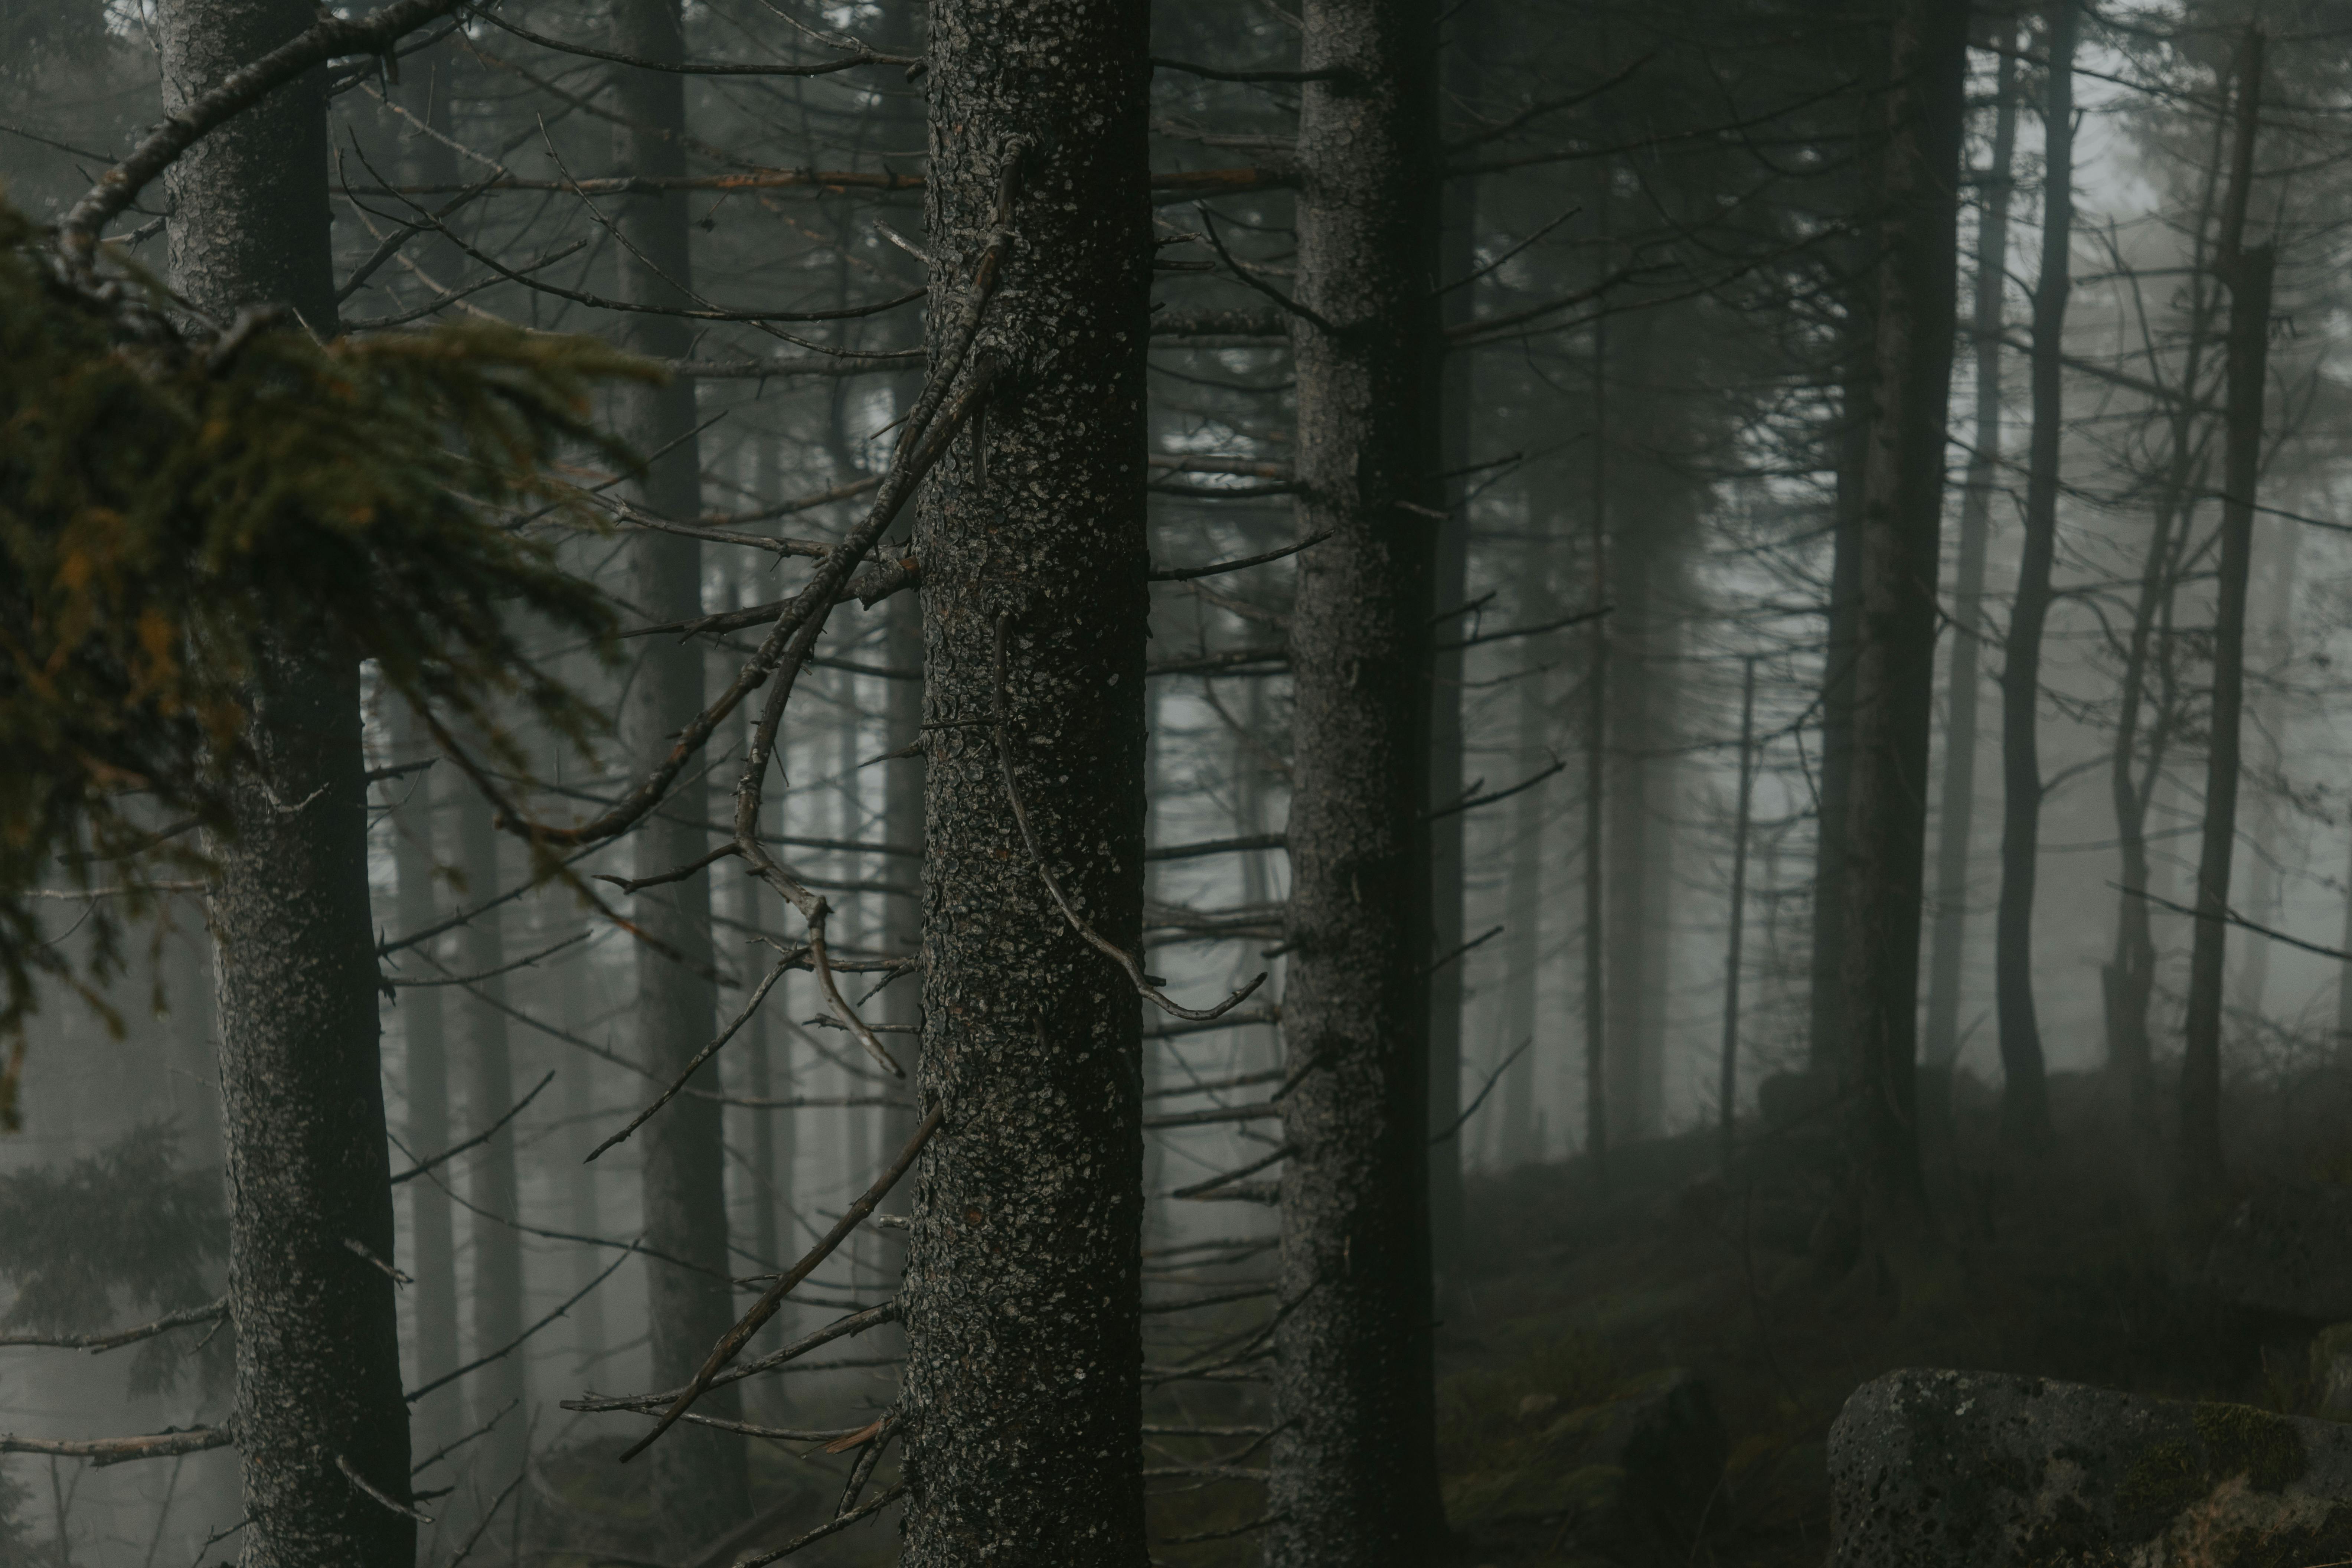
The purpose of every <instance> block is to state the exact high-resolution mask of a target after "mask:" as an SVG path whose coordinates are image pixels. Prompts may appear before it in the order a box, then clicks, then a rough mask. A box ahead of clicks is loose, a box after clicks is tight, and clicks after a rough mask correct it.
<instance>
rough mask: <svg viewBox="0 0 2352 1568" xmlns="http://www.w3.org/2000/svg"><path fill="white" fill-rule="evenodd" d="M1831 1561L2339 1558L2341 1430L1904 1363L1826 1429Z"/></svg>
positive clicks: (1969, 1566)
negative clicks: (1909, 1366)
mask: <svg viewBox="0 0 2352 1568" xmlns="http://www.w3.org/2000/svg"><path fill="white" fill-rule="evenodd" d="M1830 1485H1831V1509H1832V1563H1835V1564H1836V1565H1837V1568H1895V1565H1898V1564H1899V1565H1900V1568H2010V1565H2014V1568H2107V1565H2109V1564H2116V1565H2122V1564H2130V1565H2132V1568H2176V1565H2177V1568H2189V1565H2191V1564H2194V1565H2196V1568H2258V1565H2259V1568H2294V1565H2299V1564H2305V1563H2331V1562H2338V1561H2341V1560H2343V1559H2345V1558H2347V1557H2352V1430H2347V1429H2346V1428H2344V1427H2341V1426H2335V1425H2333V1424H2330V1423H2326V1422H2319V1421H2305V1420H2299V1419H2295V1418H2293V1417H2289V1416H2284V1415H2273V1414H2272V1413H2270V1412H2268V1411H2263V1410H2256V1409H2253V1408H2252V1407H2251V1406H2247V1405H2222V1404H2202V1405H2192V1404H2187V1403H2182V1402H2178V1401H2173V1400H2162V1399H2147V1398H2142V1397H2139V1396H2137V1395H2133V1394H2118V1393H2116V1392H2114V1391H2112V1390H2109V1389H2102V1388H2089V1387H2084V1386H2083V1385H2081V1384H2063V1383H2051V1382H2046V1381H2044V1380H2042V1379H2040V1378H2023V1377H2003V1376H1997V1375H1994V1374H1990V1373H1959V1372H1929V1371H1906V1372H1897V1373H1888V1374H1887V1375H1886V1376H1885V1377H1882V1378H1879V1379H1877V1380H1876V1381H1874V1382H1872V1383H1869V1384H1864V1386H1863V1387H1862V1388H1860V1389H1858V1390H1856V1391H1855V1393H1854V1394H1853V1397H1852V1398H1851V1399H1849V1400H1848V1401H1847V1402H1846V1406H1845V1409H1844V1411H1843V1414H1841V1415H1839V1417H1838V1420H1837V1425H1836V1426H1834V1427H1833V1428H1832V1430H1831V1433H1830Z"/></svg>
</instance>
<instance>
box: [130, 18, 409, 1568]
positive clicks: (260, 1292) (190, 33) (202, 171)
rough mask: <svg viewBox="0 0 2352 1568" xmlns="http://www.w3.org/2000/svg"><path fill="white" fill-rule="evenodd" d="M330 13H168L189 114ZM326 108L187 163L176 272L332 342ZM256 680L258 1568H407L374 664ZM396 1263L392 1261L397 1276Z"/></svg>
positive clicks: (233, 1077)
mask: <svg viewBox="0 0 2352 1568" xmlns="http://www.w3.org/2000/svg"><path fill="white" fill-rule="evenodd" d="M310 21H311V10H310V6H308V5H304V4H302V3H301V0H172V3H170V4H166V5H164V6H163V10H162V13H161V16H160V23H161V26H160V41H161V44H162V50H161V53H162V66H163V86H164V95H165V100H166V108H167V109H174V108H177V107H178V106H179V105H180V104H182V103H184V102H185V101H186V100H188V99H190V98H193V97H194V96H195V95H197V94H200V93H202V92H204V91H205V89H209V88H211V87H213V86H214V85H215V84H216V83H217V82H219V81H220V80H221V79H222V78H224V77H225V76H226V75H227V74H228V73H229V72H230V71H231V70H233V69H235V68H236V67H238V66H240V65H243V64H244V63H246V62H247V61H248V60H251V59H254V58H257V57H259V56H260V55H262V54H264V53H266V52H268V50H269V49H270V48H272V47H276V46H277V45H278V44H281V43H283V42H285V41H286V40H287V39H288V38H289V37H293V36H294V35H295V34H297V33H299V32H300V31H301V30H302V29H303V28H304V27H305V26H308V25H309V24H310ZM326 181H327V135H326V104H325V97H324V92H323V84H322V82H321V80H320V74H318V73H314V74H313V75H312V76H310V77H309V78H306V79H303V80H302V81H300V82H298V83H297V84H295V85H294V86H292V87H289V88H288V89H285V90H283V91H282V92H280V93H279V94H278V95H277V96H276V97H274V98H272V99H270V100H268V101H267V102H265V103H263V104H262V105H260V106H259V107H257V108H256V109H254V110H250V111H248V112H247V114H246V115H244V116H243V117H241V118H239V119H237V120H236V121H233V122H231V123H230V124H229V125H227V126H226V127H225V128H223V129H222V130H221V131H219V132H215V134H214V135H213V136H211V137H209V138H207V139H206V140H205V141H204V142H200V143H198V144H197V145H196V146H195V147H194V149H193V150H192V151H191V152H190V153H187V154H186V155H185V156H184V157H183V158H182V160H181V161H180V163H178V164H177V165H176V166H175V167H174V168H173V171H172V174H171V176H170V193H171V198H172V207H173V221H172V225H171V258H172V268H173V283H174V284H175V286H176V287H177V288H178V289H179V290H180V292H181V294H182V295H183V296H184V298H186V299H187V300H189V301H190V302H191V303H193V304H194V305H195V306H196V307H197V308H198V309H199V310H204V311H205V313H206V314H208V315H211V316H213V317H215V318H216V319H218V320H220V321H228V320H229V319H230V318H231V317H233V316H234V315H235V313H236V310H238V309H239V308H241V307H244V306H247V305H262V304H282V305H289V306H291V307H292V308H293V309H294V310H296V311H297V312H298V313H299V315H300V316H301V318H302V320H303V321H304V322H306V323H307V324H308V325H309V326H310V328H311V329H312V330H313V331H320V332H322V333H323V332H331V331H333V330H334V320H335V306H334V282H333V273H332V270H331V260H330V253H329V248H328V230H327V184H326ZM285 630H286V632H287V636H286V637H285V639H284V641H283V642H282V643H281V644H279V645H278V647H275V648H273V649H272V650H270V651H269V652H268V655H267V656H266V658H265V659H264V661H263V665H262V668H259V669H258V670H257V671H256V672H255V679H254V682H253V685H252V688H251V692H250V697H249V699H248V706H249V711H250V714H251V720H250V724H249V728H248V731H247V742H248V743H249V745H250V747H251V751H252V768H251V771H250V772H248V773H245V774H244V775H243V776H242V777H241V778H240V780H239V781H238V783H237V784H236V789H235V794H234V799H233V801H232V814H233V818H234V828H235V832H234V837H232V838H231V839H230V840H229V841H227V842H225V843H224V844H222V845H221V846H219V873H218V876H217V879H215V882H214V885H213V888H212V914H211V918H212V924H213V931H214V937H215V942H217V944H218V959H217V981H216V984H217V987H218V995H219V1005H220V1083H221V1099H222V1105H223V1121H224V1124H225V1131H226V1144H227V1149H226V1155H227V1168H228V1184H229V1302H230V1307H231V1310H232V1312H233V1314H234V1317H235V1319H236V1415H235V1424H236V1440H237V1447H238V1450H239V1452H240V1455H241V1457H242V1458H243V1462H244V1490H245V1502H246V1508H247V1511H248V1513H249V1514H250V1515H251V1517H252V1523H251V1525H250V1526H248V1528H247V1531H246V1535H245V1540H244V1543H243V1561H244V1562H245V1563H247V1564H251V1565H253V1568H409V1564H410V1563H412V1562H413V1560H414V1558H415V1550H416V1544H415V1534H416V1532H415V1525H414V1524H413V1523H412V1522H411V1521H409V1520H408V1519H407V1518H406V1517H405V1516H404V1515H402V1514H399V1513H396V1512H394V1511H393V1510H390V1509H388V1508H386V1507H384V1506H383V1504H382V1503H379V1502H376V1501H373V1500H371V1499H369V1498H368V1497H366V1496H365V1495H364V1494H363V1493H362V1492H361V1491H360V1490H359V1489H358V1488H356V1487H355V1486H353V1485H352V1482H351V1481H350V1480H349V1479H346V1476H345V1474H344V1471H343V1468H342V1465H343V1464H344V1463H346V1462H347V1463H348V1464H349V1465H350V1467H351V1468H352V1470H355V1471H356V1472H357V1473H358V1474H359V1475H361V1476H362V1477H363V1478H365V1479H367V1481H368V1482H369V1483H370V1484H372V1485H373V1486H374V1487H375V1488H376V1489H378V1490H380V1491H383V1493H385V1494H387V1495H388V1496H390V1497H393V1498H395V1499H405V1498H406V1497H407V1496H408V1464H409V1445H408V1410H407V1406H406V1405H404V1404H403V1403H402V1401H401V1396H400V1394H401V1384H400V1342H399V1324H398V1319H397V1316H396V1312H395V1309H394V1301H393V1282H392V1279H391V1277H390V1275H389V1274H388V1273H386V1272H385V1271H384V1268H386V1267H388V1266H389V1265H390V1262H391V1258H392V1247H393V1221H392V1189H391V1187H390V1185H389V1182H388V1178H389V1176H390V1167H389V1164H388V1159H387V1154H386V1147H385V1141H384V1121H383V1080H382V1077H381V1068H380V1064H379V1061H378V1056H377V1023H376V966H375V950H374V942H373V933H372V929H371V922H370V919H369V912H368V872H367V813H366V784H365V782H364V778H363V771H362V754H361V748H360V708H359V697H360V692H359V670H358V668H357V666H356V665H354V664H351V663H348V662H343V661H341V660H336V659H332V658H327V659H321V658H318V657H317V656H316V655H315V654H312V653H311V652H310V651H309V650H308V649H305V648H304V647H303V641H302V638H301V636H300V629H299V627H289V628H285ZM372 1258H373V1259H378V1260H382V1263H383V1266H384V1267H379V1266H378V1263H377V1262H375V1261H371V1259H372Z"/></svg>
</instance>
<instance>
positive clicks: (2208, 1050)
mask: <svg viewBox="0 0 2352 1568" xmlns="http://www.w3.org/2000/svg"><path fill="white" fill-rule="evenodd" d="M2262 90H2263V35H2262V33H2261V32H2260V31H2259V30H2258V29H2256V28H2252V27H2249V28H2248V29H2247V30H2246V41H2245V45H2244V48H2243V53H2242V59H2241V61H2240V64H2239V76H2238V91H2237V141H2236V145H2235V147H2234V148H2233V150H2232V153H2231V173H2230V196H2229V202H2228V205H2227V206H2226V208H2225V209H2224V212H2223V216H2222V222H2221V255H2220V258H2219V265H2220V268H2221V277H2222V279H2223V281H2225V282H2226V283H2227V284H2228V285H2229V288H2230V335H2229V348H2228V362H2227V363H2228V373H2227V374H2228V380H2229V391H2228V394H2227V398H2226V402H2225V405H2224V408H2223V412H2222V424H2223V458H2222V478H2221V492H2222V493H2221V570H2220V581H2219V582H2218V583H2217V584H2215V605H2214V616H2213V698H2212V719H2211V721H2210V741H2209V742H2208V744H2207V748H2206V767H2205V824H2204V833H2203V836H2202V842H2201V843H2200V847H2199V853H2198V860H2197V921H2196V927H2195V932H2194V934H2193V936H2192V937H2191V939H2190V945H2189V1005H2188V1013H2187V1017H2186V1019H2185V1021H2184V1034H2185V1037H2186V1049H2185V1051H2184V1054H2183V1055H2182V1058H2181V1062H2180V1164H2181V1169H2180V1176H2181V1186H2182V1190H2183V1192H2184V1193H2187V1194H2192V1195H2196V1196H2200V1197H2210V1196H2212V1195H2214V1194H2216V1193H2217V1191H2218V1189H2219V1188H2220V1185H2221V1181H2222V1179H2223V1172H2222V1158H2221V978H2222V958H2223V955H2224V953H2225V952H2226V951H2227V943H2228V937H2229V931H2230V928H2229V925H2228V924H2227V921H2228V916H2229V910H2230V865H2231V858H2232V855H2233V852H2234V850H2235V849H2236V847H2237V837H2238V768H2239V729H2240V724H2241V720H2242V715H2243V712H2244V708H2245V664H2246V584H2247V578H2248V576H2249V574H2250V567H2251V564H2252V554H2253V533H2254V491H2255V488H2256V485H2257V484H2258V482H2259V481H2260V479H2261V477H2262V458H2263V390H2264V388H2263V378H2264V376H2265V375H2266V374H2267V373H2268V363H2269V357H2270V311H2271V276H2272V272H2273V268H2274V267H2275V266H2276V263H2277V259H2278V258H2277V253H2276V252H2275V251H2274V250H2273V248H2272V247H2270V246H2267V245H2260V246H2253V247H2248V246H2247V245H2246V243H2245V234H2246V206H2247V202H2248V199H2249V197H2250V195H2251V191H2250V187H2251V185H2252V183H2253V159H2254V141H2255V135H2256V132H2257V130H2258V129H2259V126H2260V124H2261V115H2262Z"/></svg>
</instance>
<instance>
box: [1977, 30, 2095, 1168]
mask: <svg viewBox="0 0 2352 1568" xmlns="http://www.w3.org/2000/svg"><path fill="white" fill-rule="evenodd" d="M2047 15H2048V18H2049V21H2048V27H2047V33H2046V36H2047V38H2048V54H2049V57H2050V58H2049V67H2048V77H2049V80H2048V87H2047V95H2046V96H2045V97H2044V99H2043V100H2042V145H2043V147H2044V148H2045V149H2046V152H2045V159H2044V161H2045V164H2046V172H2045V173H2044V174H2043V176H2042V271H2041V275H2040V276H2039V277H2038V278H2037V279H2035V281H2034V287H2033V359H2032V374H2033V432H2032V437H2031V444H2030V446H2029V448H2028V452H2027V458H2026V470H2025V542H2024V550H2023V552H2022V554H2021V557H2020V559H2019V562H2018V569H2017V598H2016V601H2015V603H2014V605H2012V607H2011V611H2010V617H2009V637H2008V640H2007V643H2006V644H2005V646H2004V648H2003V652H2004V654H2005V656H2006V658H2005V662H2004V663H2003V665H2002V668H2001V676H2000V693H2001V697H2000V731H2001V749H2000V761H2001V816H2000V910H1999V912H1998V914H1997V915H1996V917H1995V921H1994V929H1993V970H1994V975H1993V979H1994V994H1995V1012H1996V1014H1997V1015H1998V1018H1999V1022H2000V1065H2001V1071H2002V1073H2003V1075H2004V1082H2003V1086H2002V1089H2001V1101H2000V1127H2001V1136H2002V1139H2003V1140H2004V1141H2005V1142H2009V1143H2011V1144H2013V1145H2016V1146H2018V1147H2021V1148H2028V1149H2042V1148H2046V1147H2048V1145H2049V1142H2050V1136H2051V1135H2050V1091H2049V1087H2048V1085H2047V1083H2046V1082H2045V1081H2044V1077H2043V1069H2042V1026H2041V1024H2040V1022H2039V1021H2038V1020H2037V1019H2036V1018H2035V1016H2034V1010H2033V888H2034V879H2035V873H2036V872H2037V871H2038V870H2039V869H2040V863H2041V856H2042V745H2041V735H2040V727H2041V718H2042V631H2043V628H2044V627H2045V626H2047V625H2048V623H2049V619H2050V604H2051V587H2050V577H2051V569H2052V566H2053V563H2054V562H2055V560H2056V556H2057V547H2058V479H2059V473H2058V469H2059V464H2060V461H2061V459H2062V457H2063V453H2062V450H2061V443H2062V439H2063V434H2064V422H2065V416H2066V410H2065V405H2064V394H2065V364H2064V356H2065V352H2066V300H2067V295H2068V293H2069V292H2070V291H2071V290H2072V289H2073V287H2074V277H2073V262H2074V37H2075V30H2076V22H2077V19H2078V18H2077V13H2076V11H2075V6H2074V0H2050V3H2049V5H2048V11H2047Z"/></svg>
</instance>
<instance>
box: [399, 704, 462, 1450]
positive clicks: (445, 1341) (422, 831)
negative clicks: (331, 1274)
mask: <svg viewBox="0 0 2352 1568" xmlns="http://www.w3.org/2000/svg"><path fill="white" fill-rule="evenodd" d="M393 735H394V742H393V760H394V762H396V763H411V762H419V761H423V760H425V759H427V758H429V757H431V756H432V754H433V746H432V742H431V738H430V737H429V736H428V735H427V734H426V733H425V726H424V725H423V724H421V723H419V722H418V721H417V720H416V717H415V714H414V713H413V712H411V711H410V710H409V709H408V706H407V704H405V703H401V704H399V705H397V707H396V710H395V713H394V722H393ZM393 787H394V790H395V791H398V792H402V796H403V798H402V800H401V805H400V809H399V810H398V811H397V812H395V813H394V817H393V826H394V839H393V850H392V860H393V874H394V878H395V879H396V887H397V889H398V891H397V894H396V898H397V902H396V903H395V904H394V909H395V910H396V911H397V912H398V915H399V920H400V929H401V930H402V931H421V930H423V929H424V928H425V926H428V925H430V924H432V923H433V918H434V913H435V910H434V903H435V900H434V894H433V864H434V858H433V794H434V791H433V774H432V773H431V772H430V771H427V772H425V773H411V774H409V775H407V776H406V777H405V778H404V779H401V780H399V781H398V782H396V783H395V784H394V786H393ZM412 973H414V974H415V975H416V977H417V978H429V977H430V971H429V970H427V969H425V966H423V965H419V966H417V968H416V969H415V970H414V971H412ZM441 994H442V988H441V987H440V986H436V985H422V986H413V987H409V988H407V989H404V990H403V991H402V992H401V993H400V994H399V1000H398V1004H397V1005H398V1007H399V1017H400V1031H401V1045H402V1049H403V1055H404V1058H405V1061H406V1073H405V1082H404V1089H405V1090H406V1094H405V1098H406V1100H407V1101H408V1118H407V1123H406V1125H405V1127H404V1131H405V1132H406V1133H407V1142H408V1147H409V1149H410V1150H411V1151H412V1152H414V1153H415V1156H416V1157H417V1158H418V1159H420V1160H422V1159H428V1158H430V1157H431V1156H433V1155H435V1154H437V1153H439V1152H441V1151H442V1150H444V1149H446V1148H448V1147H449V1145H450V1144H452V1143H454V1142H457V1140H456V1139H455V1138H454V1137H452V1136H451V1135H450V1131H449V1058H448V1046H447V1036H446V1028H445V1023H446V1020H445V1019H444V1017H443V1013H442V1006H441ZM408 1231H409V1257H408V1272H409V1273H410V1274H411V1275H412V1276H414V1277H415V1281H416V1283H415V1285H413V1286H411V1287H410V1288H409V1304H410V1310H411V1311H413V1312H414V1313H415V1322H416V1354H415V1361H414V1363H412V1370H413V1371H414V1373H415V1381H416V1382H419V1383H425V1382H430V1381H431V1380H432V1379H434V1378H436V1377H439V1376H440V1375H441V1374H442V1373H446V1372H447V1371H448V1370H449V1369H450V1368H451V1367H454V1366H456V1365H457V1246H456V1241H455V1226H454V1225H453V1223H452V1215H451V1212H450V1203H449V1190H448V1189H447V1188H446V1187H445V1186H443V1185H442V1184H440V1183H439V1182H430V1181H425V1180H422V1179H419V1180H417V1181H414V1182H411V1183H409V1184H408ZM464 1392H465V1391H464V1390H463V1389H462V1388H459V1387H457V1386H455V1385H452V1386H450V1387H448V1388H446V1389H442V1390H440V1391H438V1392H436V1393H434V1394H428V1395H426V1396H425V1398H424V1399H422V1400H420V1401H419V1402H418V1403H417V1405H416V1413H415V1414H416V1421H417V1423H418V1432H417V1436H419V1437H420V1438H422V1439H423V1442H424V1446H425V1448H427V1449H428V1450H430V1449H436V1448H438V1447H441V1446H442V1445H443V1444H444V1443H446V1442H448V1441H450V1440H451V1439H452V1438H454V1437H456V1436H457V1435H458V1433H459V1432H460V1431H461V1430H462V1428H461V1427H460V1426H458V1425H457V1421H458V1417H459V1416H460V1415H463V1414H464V1411H465V1400H464Z"/></svg>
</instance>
